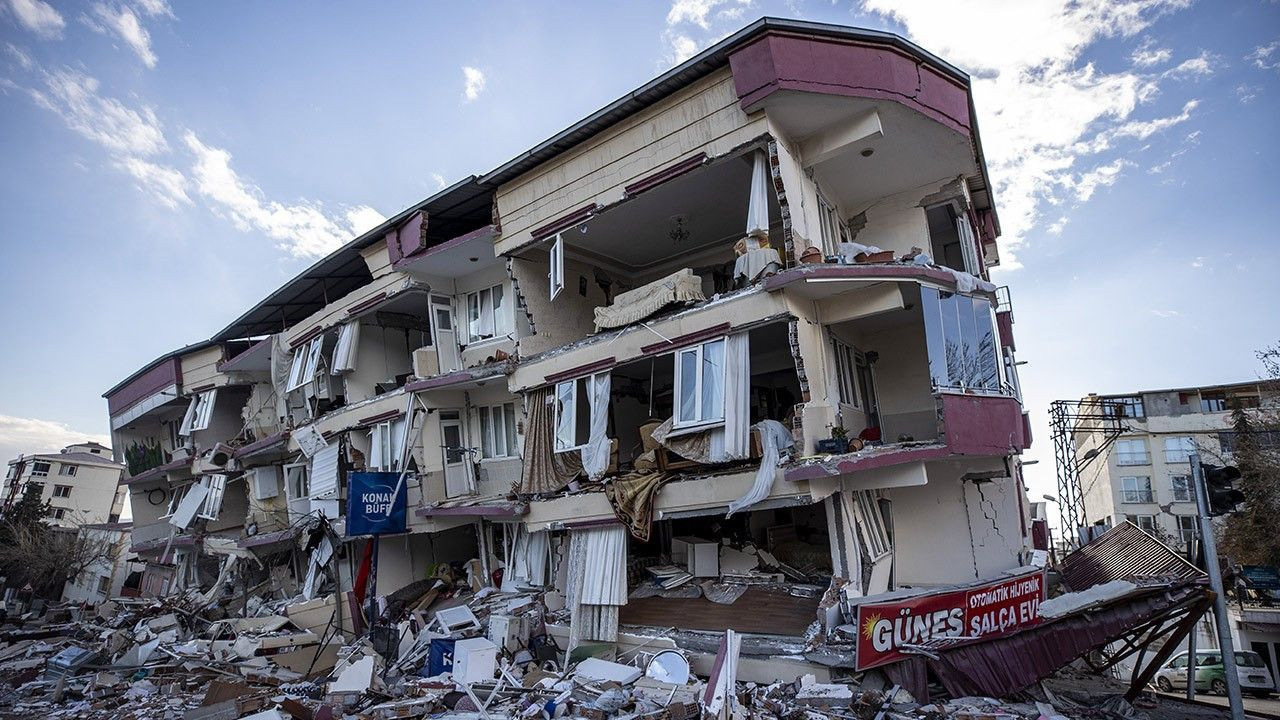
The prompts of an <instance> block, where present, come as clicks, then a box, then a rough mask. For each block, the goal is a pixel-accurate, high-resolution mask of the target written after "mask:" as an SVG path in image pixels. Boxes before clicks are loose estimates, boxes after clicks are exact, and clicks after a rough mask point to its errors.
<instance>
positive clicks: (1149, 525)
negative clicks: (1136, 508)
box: [1124, 515, 1156, 535]
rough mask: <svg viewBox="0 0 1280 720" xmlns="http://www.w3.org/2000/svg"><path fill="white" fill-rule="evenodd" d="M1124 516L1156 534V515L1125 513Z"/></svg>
mask: <svg viewBox="0 0 1280 720" xmlns="http://www.w3.org/2000/svg"><path fill="white" fill-rule="evenodd" d="M1124 518H1125V519H1126V520H1128V521H1129V522H1131V523H1133V524H1134V525H1137V526H1138V527H1139V528H1141V529H1142V530H1144V531H1146V532H1149V533H1151V534H1152V535H1155V534H1156V516H1155V515H1125V516H1124Z"/></svg>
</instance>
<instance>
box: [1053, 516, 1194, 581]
mask: <svg viewBox="0 0 1280 720" xmlns="http://www.w3.org/2000/svg"><path fill="white" fill-rule="evenodd" d="M1057 569H1058V572H1059V573H1060V574H1061V575H1062V582H1063V584H1064V585H1066V586H1067V587H1068V588H1071V589H1072V590H1075V591H1080V590H1084V589H1085V588H1091V587H1093V586H1094V585H1101V584H1102V583H1105V582H1110V581H1112V580H1133V581H1141V580H1163V581H1168V580H1181V581H1185V582H1193V581H1196V580H1199V579H1201V578H1203V577H1204V576H1205V574H1204V573H1203V572H1201V571H1200V570H1199V569H1198V568H1197V567H1196V566H1194V565H1192V564H1191V563H1189V562H1187V561H1186V560H1185V559H1184V558H1183V557H1182V556H1181V555H1179V554H1178V553H1176V552H1174V551H1173V550H1172V549H1170V548H1169V546H1168V545H1165V544H1164V543H1162V542H1160V541H1159V540H1157V539H1155V538H1154V537H1152V536H1151V535H1148V534H1147V533H1146V532H1143V530H1142V529H1141V528H1139V527H1138V526H1137V525H1134V524H1133V523H1131V522H1128V521H1126V522H1122V523H1120V524H1119V525H1117V526H1115V527H1113V528H1111V529H1110V530H1108V531H1107V532H1105V533H1103V534H1102V535H1101V536H1099V537H1098V538H1097V539H1096V540H1094V541H1093V542H1091V543H1089V544H1088V545H1085V546H1084V547H1082V548H1080V549H1079V550H1076V551H1075V552H1073V553H1071V554H1069V555H1067V556H1066V557H1065V558H1063V559H1062V561H1061V562H1060V563H1058V568H1057Z"/></svg>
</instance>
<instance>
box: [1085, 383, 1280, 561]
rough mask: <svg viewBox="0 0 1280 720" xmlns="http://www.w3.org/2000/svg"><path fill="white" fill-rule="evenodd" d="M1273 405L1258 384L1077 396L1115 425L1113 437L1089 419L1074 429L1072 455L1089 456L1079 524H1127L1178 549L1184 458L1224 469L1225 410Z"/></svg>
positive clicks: (1187, 479)
mask: <svg viewBox="0 0 1280 720" xmlns="http://www.w3.org/2000/svg"><path fill="white" fill-rule="evenodd" d="M1278 402H1280V396H1277V395H1276V394H1274V393H1272V392H1269V391H1268V389H1267V388H1266V387H1265V386H1263V385H1262V384H1260V383H1258V382H1242V383H1233V384H1230V385H1209V386H1204V387H1188V388H1174V389H1169V390H1147V391H1139V392H1134V393H1129V394H1125V395H1096V394H1090V395H1088V396H1087V397H1085V398H1083V399H1082V400H1081V405H1082V407H1083V408H1095V409H1100V410H1103V411H1105V412H1107V413H1108V414H1110V415H1112V416H1113V417H1115V418H1117V419H1118V421H1119V426H1120V431H1119V433H1118V434H1117V433H1115V432H1110V431H1107V432H1104V431H1103V430H1102V429H1101V423H1096V422H1090V423H1084V424H1080V425H1077V426H1076V432H1075V443H1076V452H1077V456H1078V457H1081V458H1083V457H1086V456H1088V457H1090V459H1089V460H1088V463H1087V465H1086V466H1085V468H1084V469H1083V470H1081V472H1080V489H1081V495H1082V497H1083V498H1084V510H1085V520H1086V523H1087V524H1089V525H1099V526H1101V525H1106V526H1111V525H1114V524H1116V523H1118V522H1120V521H1122V520H1129V521H1131V522H1133V523H1134V524H1136V525H1137V526H1138V527H1140V528H1142V529H1143V530H1146V531H1148V532H1150V533H1152V534H1153V535H1156V536H1157V537H1160V538H1162V539H1164V540H1166V541H1167V542H1170V543H1172V544H1174V545H1177V546H1180V547H1186V543H1187V541H1188V540H1189V539H1190V538H1192V537H1194V533H1195V523H1196V519H1195V518H1196V498H1195V490H1194V488H1193V486H1192V485H1191V476H1190V473H1191V465H1190V463H1189V462H1188V460H1187V457H1188V455H1189V454H1190V453H1194V452H1198V453H1199V454H1200V457H1201V459H1202V460H1203V461H1204V462H1207V463H1212V464H1217V465H1223V464H1229V463H1230V462H1231V452H1232V447H1233V441H1234V437H1235V433H1234V431H1233V429H1232V412H1233V411H1234V410H1235V409H1236V408H1245V409H1249V408H1258V407H1263V406H1267V407H1274V406H1275V405H1276V404H1277V403H1278ZM1113 427H1114V425H1113Z"/></svg>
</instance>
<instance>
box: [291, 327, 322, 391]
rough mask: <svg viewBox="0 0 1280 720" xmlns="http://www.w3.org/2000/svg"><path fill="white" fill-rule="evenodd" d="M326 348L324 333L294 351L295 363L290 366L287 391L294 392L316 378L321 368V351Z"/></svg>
mask: <svg viewBox="0 0 1280 720" xmlns="http://www.w3.org/2000/svg"><path fill="white" fill-rule="evenodd" d="M322 350H324V333H321V334H319V335H317V336H315V337H314V338H312V339H311V342H310V343H308V344H307V345H306V347H305V348H304V347H303V346H298V349H296V350H294V351H293V363H292V364H291V365H290V366H289V384H288V386H286V387H285V392H293V391H294V390H297V389H298V388H300V387H302V386H303V385H306V384H307V383H309V382H311V381H312V380H313V379H315V376H316V372H317V371H319V369H320V352H321V351H322Z"/></svg>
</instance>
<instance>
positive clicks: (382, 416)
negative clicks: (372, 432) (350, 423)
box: [356, 410, 404, 427]
mask: <svg viewBox="0 0 1280 720" xmlns="http://www.w3.org/2000/svg"><path fill="white" fill-rule="evenodd" d="M401 415H404V411H403V410H388V411H386V412H380V413H378V414H377V415H370V416H369V417H365V418H360V419H359V420H357V421H356V427H365V426H367V425H373V424H375V423H380V422H382V421H384V420H391V419H392V418H398V417H400V416H401Z"/></svg>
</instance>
